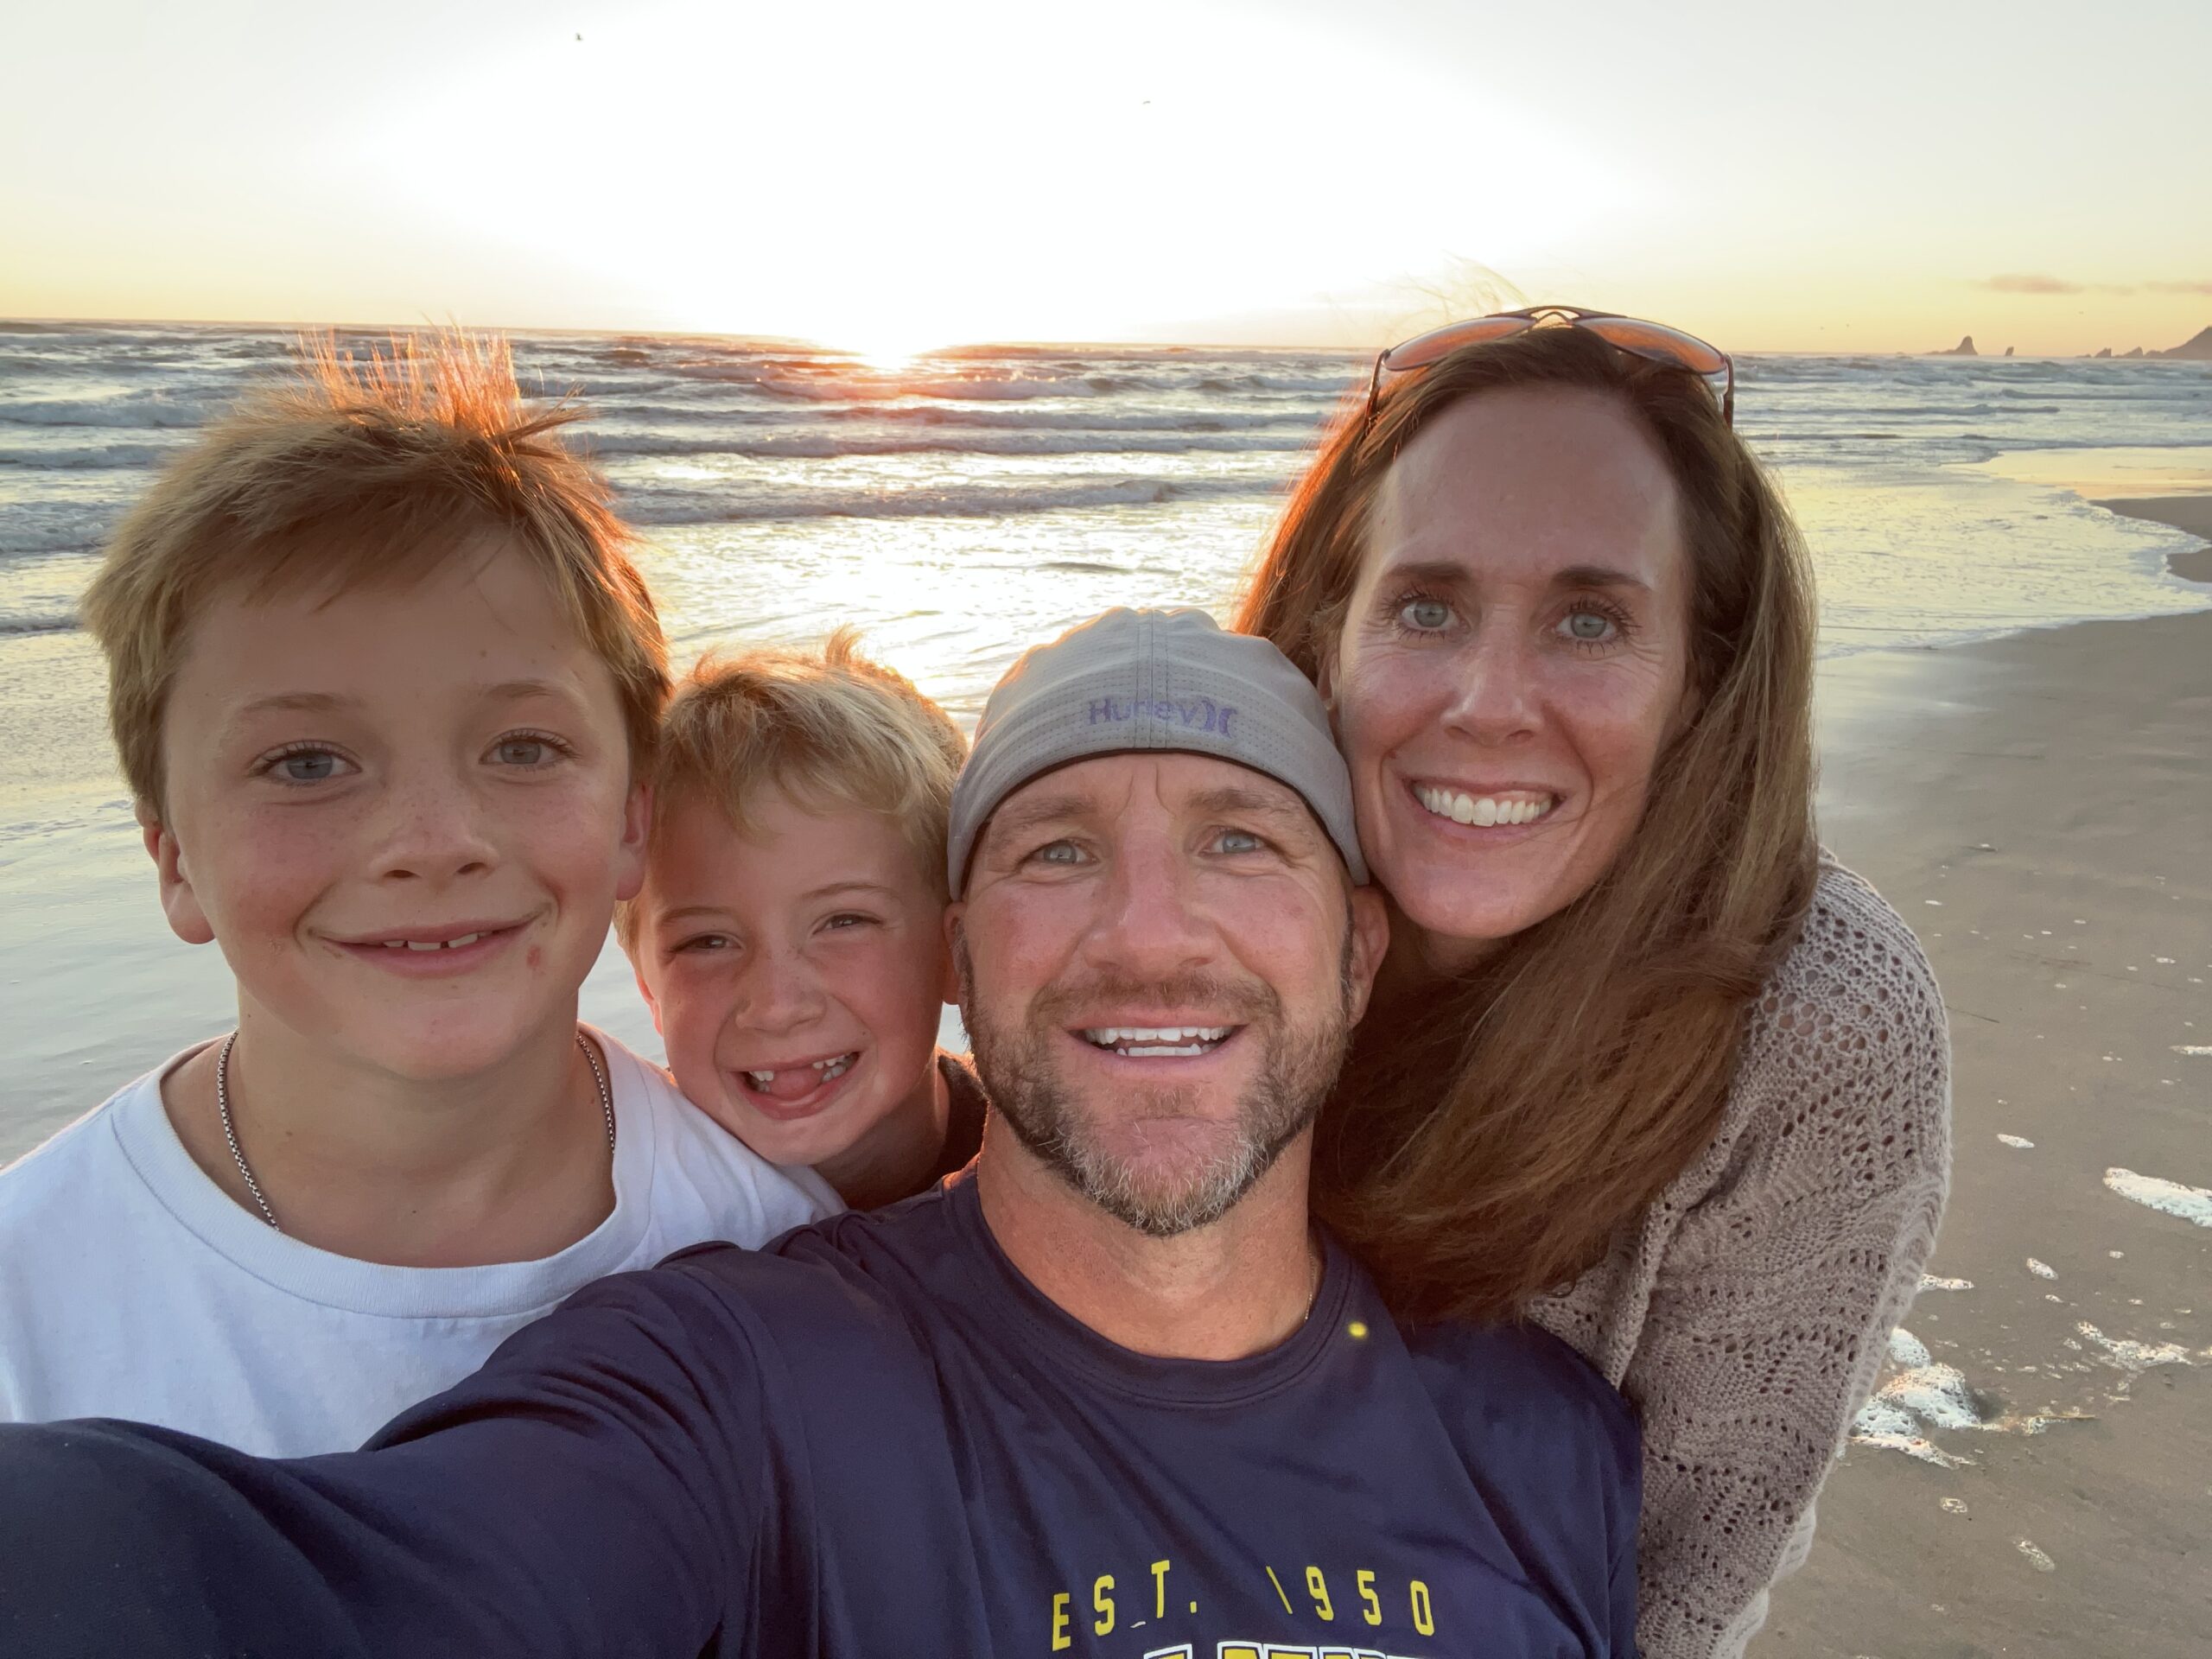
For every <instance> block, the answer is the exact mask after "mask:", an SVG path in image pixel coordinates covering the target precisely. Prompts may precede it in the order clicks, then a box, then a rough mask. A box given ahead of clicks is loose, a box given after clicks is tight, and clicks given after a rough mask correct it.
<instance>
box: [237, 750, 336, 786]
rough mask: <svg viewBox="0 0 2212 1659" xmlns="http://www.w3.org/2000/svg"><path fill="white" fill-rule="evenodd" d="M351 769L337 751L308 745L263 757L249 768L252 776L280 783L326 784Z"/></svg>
mask: <svg viewBox="0 0 2212 1659" xmlns="http://www.w3.org/2000/svg"><path fill="white" fill-rule="evenodd" d="M354 769H355V768H354V766H353V762H352V761H350V760H346V757H345V756H344V755H342V754H340V753H338V751H337V750H335V749H326V748H322V747H318V746H317V745H315V744H312V743H302V745H300V747H297V748H294V749H286V750H284V751H283V752H282V753H277V754H273V755H270V756H267V757H265V758H264V759H263V760H259V761H257V762H256V763H255V765H254V768H253V770H254V773H255V775H256V776H257V777H263V778H274V779H276V780H277V782H278V783H280V784H327V783H328V782H329V781H330V780H331V779H334V778H337V777H340V776H342V775H344V774H345V773H346V772H352V771H353V770H354Z"/></svg>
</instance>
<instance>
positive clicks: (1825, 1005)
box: [1622, 867, 1950, 1659]
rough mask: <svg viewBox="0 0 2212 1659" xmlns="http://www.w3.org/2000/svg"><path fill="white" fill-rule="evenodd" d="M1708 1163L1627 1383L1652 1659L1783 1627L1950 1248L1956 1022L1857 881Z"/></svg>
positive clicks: (1821, 900)
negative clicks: (1773, 1589)
mask: <svg viewBox="0 0 2212 1659" xmlns="http://www.w3.org/2000/svg"><path fill="white" fill-rule="evenodd" d="M1707 1156H1708V1159H1709V1160H1711V1161H1710V1166H1709V1168H1708V1170H1707V1178H1708V1179H1709V1185H1707V1184H1706V1183H1704V1182H1700V1183H1699V1184H1698V1185H1697V1186H1694V1187H1691V1188H1689V1189H1688V1190H1686V1191H1685V1192H1684V1196H1685V1197H1686V1198H1687V1197H1688V1192H1698V1193H1699V1195H1698V1196H1697V1197H1696V1198H1694V1200H1692V1201H1690V1202H1689V1203H1688V1205H1687V1206H1686V1207H1685V1208H1684V1209H1682V1210H1681V1211H1680V1212H1679V1213H1677V1214H1675V1215H1673V1216H1671V1217H1670V1216H1663V1215H1659V1214H1656V1213H1655V1214H1654V1215H1652V1216H1650V1217H1647V1226H1649V1227H1665V1228H1669V1229H1670V1230H1671V1237H1670V1238H1669V1240H1668V1242H1667V1243H1666V1245H1665V1247H1664V1249H1663V1252H1662V1253H1661V1254H1660V1255H1659V1258H1658V1270H1657V1273H1656V1276H1655V1278H1654V1280H1653V1281H1652V1283H1651V1287H1650V1300H1649V1305H1648V1306H1647V1308H1646V1310H1645V1317H1644V1319H1643V1328H1642V1331H1641V1332H1640V1335H1639V1337H1638V1338H1637V1344H1636V1347H1635V1351H1634V1352H1633V1355H1632V1357H1630V1359H1629V1362H1628V1364H1627V1367H1626V1370H1625V1372H1624V1376H1623V1378H1622V1389H1623V1392H1624V1393H1625V1394H1626V1395H1628V1396H1629V1398H1630V1400H1632V1401H1634V1402H1636V1403H1637V1406H1638V1408H1640V1410H1641V1412H1642V1414H1643V1437H1644V1482H1643V1491H1644V1512H1643V1527H1642V1529H1641V1535H1640V1545H1639V1554H1640V1561H1639V1573H1638V1576H1639V1579H1640V1581H1641V1585H1642V1591H1643V1612H1642V1615H1641V1618H1640V1620H1639V1630H1638V1635H1639V1638H1640V1645H1641V1647H1642V1649H1643V1654H1644V1656H1645V1659H1733V1656H1736V1655H1738V1654H1740V1653H1741V1652H1742V1651H1743V1649H1744V1644H1745V1643H1746V1642H1748V1641H1749V1640H1750V1638H1751V1634H1752V1633H1753V1632H1754V1631H1756V1630H1758V1627H1759V1625H1760V1624H1761V1623H1762V1622H1764V1618H1765V1616H1766V1603H1767V1589H1768V1586H1770V1584H1771V1583H1772V1582H1773V1581H1774V1580H1776V1579H1777V1578H1778V1577H1779V1576H1781V1575H1782V1574H1783V1573H1788V1572H1789V1571H1792V1570H1794V1569H1795V1568H1796V1567H1797V1566H1798V1565H1799V1564H1800V1563H1801V1562H1802V1560H1803V1556H1804V1552H1805V1550H1806V1549H1807V1548H1808V1547H1809V1545H1810V1542H1811V1535H1812V1513H1813V1501H1814V1498H1815V1496H1816V1495H1817V1494H1818V1492H1819V1491H1820V1487H1821V1480H1822V1479H1823V1478H1825V1476H1826V1475H1827V1471H1828V1468H1829V1466H1830V1465H1831V1464H1833V1463H1834V1459H1835V1456H1836V1453H1837V1452H1838V1451H1839V1450H1840V1446H1841V1445H1842V1442H1843V1438H1844V1436H1845V1434H1846V1433H1847V1431H1848V1429H1849V1427H1850V1423H1851V1420H1852V1417H1853V1414H1855V1413H1856V1412H1857V1411H1858V1409H1859V1407H1860V1406H1861V1405H1862V1404H1863V1403H1864V1402H1865V1401H1866V1397H1867V1396H1868V1395H1869V1394H1870V1393H1871V1392H1872V1389H1873V1386H1874V1382H1875V1379H1876V1376H1877V1375H1878V1372H1879V1370H1880V1368H1881V1364H1882V1360H1883V1357H1884V1355H1885V1351H1886V1348H1887V1343H1888V1338H1889V1333H1890V1332H1891V1330H1892V1329H1894V1328H1895V1327H1896V1325H1897V1321H1898V1320H1899V1319H1902V1318H1903V1317H1904V1312H1905V1309H1906V1307H1907V1306H1908V1305H1909V1304H1910V1302H1911V1300H1912V1297H1913V1294H1914V1292H1915V1291H1916V1289H1917V1288H1918V1287H1919V1283H1920V1274H1921V1271H1922V1268H1923V1267H1924V1265H1925V1264H1926V1262H1927V1261H1928V1257H1929V1252H1930V1251H1931V1250H1932V1249H1933V1248H1934V1245H1935V1240H1936V1224H1937V1221H1938V1220H1939V1218H1940V1217H1941V1214H1942V1206H1943V1198H1944V1194H1945V1191H1946V1188H1947V1185H1948V1177H1949V1166H1950V1047H1949V1037H1948V1029H1947V1027H1946V1024H1945V1020H1944V1015H1943V1005H1942V999H1941V997H1940V995H1939V994H1938V992H1937V990H1936V981H1935V977H1934V976H1933V974H1932V973H1931V972H1930V971H1929V966H1928V962H1927V959H1926V957H1923V955H1922V954H1921V950H1920V948H1919V945H1918V944H1917V942H1916V941H1915V939H1914V938H1913V937H1912V934H1911V932H1910V930H1909V929H1908V928H1907V927H1906V926H1905V925H1904V922H1903V921H1902V920H1901V919H1900V918H1898V917H1897V913H1896V912H1894V911H1892V910H1891V909H1890V907H1889V906H1887V905H1886V904H1885V903H1884V902H1883V901H1882V899H1881V898H1880V897H1879V895H1878V894H1877V893H1874V891H1873V890H1872V888H1871V887H1867V886H1866V884H1865V883H1864V882H1862V881H1860V880H1859V878H1857V877H1856V876H1854V875H1851V874H1848V873H1847V872H1845V871H1843V870H1840V869H1838V868H1834V867H1828V868H1824V869H1823V872H1822V876H1821V885H1820V891H1819V894H1818V897H1817V899H1816V901H1815V906H1814V907H1813V909H1812V912H1810V914H1809V916H1808V920H1807V924H1806V928H1805V931H1804V932H1803V934H1802V936H1801V938H1800V940H1799V942H1798V944H1797V945H1796V947H1795V948H1794V949H1793V950H1792V951H1791V953H1790V955H1789V957H1787V958H1785V959H1784V961H1783V964H1782V966H1781V968H1780V969H1778V970H1777V973H1776V975H1775V977H1774V978H1773V980H1772V981H1771V982H1770V984H1769V986H1768V988H1767V990H1766V992H1765V994H1764V996H1763V997H1762V999H1761V1001H1760V1002H1759V1004H1758V1007H1757V1008H1756V1009H1755V1010H1754V1012H1753V1014H1752V1018H1751V1024H1750V1026H1749V1027H1748V1028H1747V1030H1746V1033H1745V1044H1744V1048H1743V1052H1742V1055H1741V1058H1740V1059H1739V1061H1738V1069H1737V1076H1736V1081H1735V1084H1734V1085H1733V1089H1732V1096H1731V1101H1730V1105H1729V1109H1728V1113H1727V1116H1726V1120H1725V1121H1724V1126H1723V1130H1722V1133H1721V1135H1720V1136H1719V1139H1718V1140H1716V1141H1715V1143H1714V1145H1713V1147H1712V1148H1711V1150H1710V1152H1709V1153H1708V1154H1707ZM1700 1188H1701V1190H1700ZM1677 1190H1683V1189H1679V1188H1678V1189H1677ZM1661 1208H1663V1206H1655V1211H1656V1210H1658V1209H1661Z"/></svg>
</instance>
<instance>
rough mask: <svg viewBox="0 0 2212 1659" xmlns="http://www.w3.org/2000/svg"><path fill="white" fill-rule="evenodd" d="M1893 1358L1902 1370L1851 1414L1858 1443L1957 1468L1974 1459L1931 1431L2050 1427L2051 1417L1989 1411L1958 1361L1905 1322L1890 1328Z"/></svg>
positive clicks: (2021, 1430) (2025, 1430)
mask: <svg viewBox="0 0 2212 1659" xmlns="http://www.w3.org/2000/svg"><path fill="white" fill-rule="evenodd" d="M1890 1363H1891V1364H1892V1365H1895V1366H1897V1367H1898V1370H1897V1372H1896V1373H1895V1374H1894V1375H1893V1376H1891V1377H1889V1378H1888V1380H1887V1381H1885V1383H1883V1384H1882V1386H1881V1387H1880V1388H1879V1389H1877V1390H1875V1394H1874V1397H1873V1398H1872V1400H1870V1401H1868V1402H1866V1405H1865V1406H1864V1407H1863V1408H1861V1409H1860V1410H1859V1414H1858V1416H1856V1417H1855V1418H1853V1420H1852V1424H1851V1439H1852V1440H1853V1443H1854V1444H1856V1445H1859V1446H1874V1447H1876V1448H1878V1449H1879V1450H1883V1451H1890V1452H1904V1454H1905V1455H1906V1456H1907V1457H1909V1458H1916V1459H1919V1460H1920V1461H1921V1462H1923V1463H1932V1464H1935V1465H1936V1466H1937V1467H1939V1468H1944V1469H1955V1468H1958V1467H1960V1466H1961V1465H1964V1464H1967V1463H1970V1462H1972V1461H1973V1459H1970V1458H1967V1457H1964V1456H1961V1455H1960V1454H1959V1453H1957V1452H1948V1451H1946V1450H1945V1449H1944V1448H1943V1447H1942V1446H1938V1445H1937V1444H1936V1442H1935V1441H1934V1440H1931V1439H1929V1435H1930V1433H1933V1432H1935V1431H1938V1430H1951V1431H1960V1430H1971V1431H1974V1432H1975V1433H1994V1434H2040V1433H2043V1431H2044V1429H2045V1428H2047V1427H2050V1419H2049V1418H2046V1417H2017V1416H2012V1415H2010V1414H1998V1415H1996V1416H1991V1415H1988V1414H1986V1410H1985V1408H1984V1407H1983V1405H1982V1403H1981V1402H1980V1400H1979V1399H1977V1397H1976V1396H1975V1394H1974V1389H1972V1388H1970V1387H1969V1386H1968V1385H1967V1380H1966V1377H1965V1376H1964V1374H1963V1373H1961V1371H1960V1370H1959V1369H1958V1367H1956V1366H1955V1365H1947V1364H1945V1363H1942V1361H1940V1360H1938V1359H1936V1357H1934V1356H1933V1355H1932V1354H1930V1353H1929V1351H1928V1344H1926V1343H1924V1342H1923V1341H1921V1339H1920V1338H1918V1337H1916V1336H1915V1335H1913V1334H1912V1332H1910V1331H1908V1330H1906V1329H1904V1326H1902V1325H1900V1326H1899V1327H1898V1328H1897V1329H1896V1330H1895V1331H1892V1332H1891V1333H1890Z"/></svg>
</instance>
